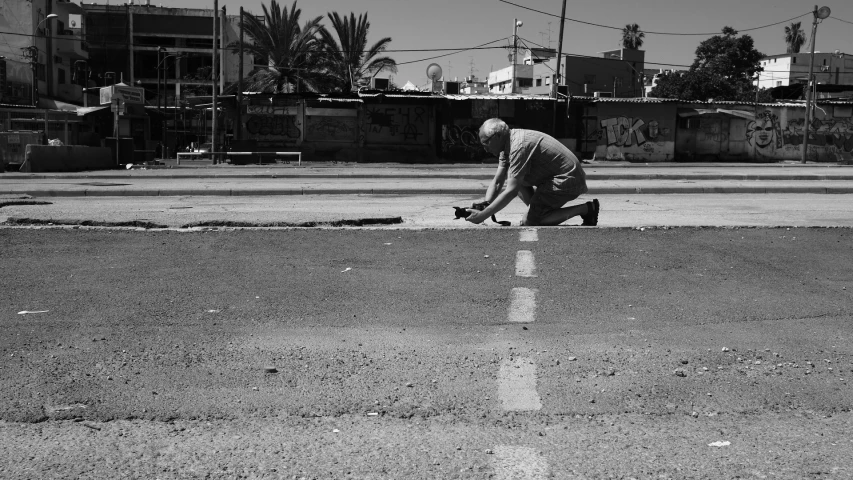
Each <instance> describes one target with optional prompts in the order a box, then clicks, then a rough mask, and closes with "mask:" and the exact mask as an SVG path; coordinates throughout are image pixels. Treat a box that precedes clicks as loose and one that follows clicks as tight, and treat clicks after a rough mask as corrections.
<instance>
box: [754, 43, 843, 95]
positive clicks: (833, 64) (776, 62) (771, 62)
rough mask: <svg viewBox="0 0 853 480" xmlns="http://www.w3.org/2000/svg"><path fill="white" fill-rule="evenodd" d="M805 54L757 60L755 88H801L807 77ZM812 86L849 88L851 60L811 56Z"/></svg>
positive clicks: (840, 54)
mask: <svg viewBox="0 0 853 480" xmlns="http://www.w3.org/2000/svg"><path fill="white" fill-rule="evenodd" d="M809 61H810V54H809V53H786V54H782V55H771V56H767V57H764V58H763V59H761V67H762V68H763V69H764V71H763V72H760V73H759V74H758V75H759V76H758V88H766V89H769V88H775V87H787V86H789V85H796V84H805V83H807V82H806V80H807V78H808V75H809ZM813 74H814V76H815V82H816V83H818V84H824V85H853V56H851V55H849V54H846V53H843V52H838V51H836V52H835V53H825V52H815V54H814V71H813Z"/></svg>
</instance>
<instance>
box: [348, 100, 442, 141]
mask: <svg viewBox="0 0 853 480" xmlns="http://www.w3.org/2000/svg"><path fill="white" fill-rule="evenodd" d="M429 111H430V107H429V106H427V105H387V104H372V105H370V104H367V105H364V121H363V122H362V124H361V128H362V131H363V132H362V133H363V134H364V139H365V142H366V143H367V144H370V145H375V144H384V145H389V144H393V145H429V143H430V133H429V132H430V128H429V127H430V114H429Z"/></svg>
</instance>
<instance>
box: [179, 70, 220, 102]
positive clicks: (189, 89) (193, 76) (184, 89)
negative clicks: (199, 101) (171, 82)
mask: <svg viewBox="0 0 853 480" xmlns="http://www.w3.org/2000/svg"><path fill="white" fill-rule="evenodd" d="M212 72H213V68H212V67H200V68H197V69H196V71H195V72H193V73H190V74H188V75H184V80H189V81H191V82H206V81H209V80H211V79H212V78H213V77H212V76H211V73H212ZM181 94H183V95H184V96H187V97H192V96H204V95H210V87H208V86H207V85H191V84H187V83H184V84H183V85H181Z"/></svg>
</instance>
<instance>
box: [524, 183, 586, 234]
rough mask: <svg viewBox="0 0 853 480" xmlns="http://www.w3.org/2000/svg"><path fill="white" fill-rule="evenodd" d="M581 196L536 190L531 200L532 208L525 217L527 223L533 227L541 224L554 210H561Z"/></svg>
mask: <svg viewBox="0 0 853 480" xmlns="http://www.w3.org/2000/svg"><path fill="white" fill-rule="evenodd" d="M579 196H580V194H577V193H572V192H554V191H543V190H542V189H540V188H537V189H536V192H535V193H534V194H533V198H531V199H530V207H529V208H528V210H527V215H525V220H526V221H525V223H528V224H531V225H539V224H541V223H542V222H541V220H542V217H544V216H546V215H548V213H550V212H551V211H552V210H556V209H558V208H561V207H562V206H563V205H565V204H567V203H569V202H571V201H572V200H574V199H576V198H578V197H579Z"/></svg>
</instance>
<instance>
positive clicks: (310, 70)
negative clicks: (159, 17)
mask: <svg viewBox="0 0 853 480" xmlns="http://www.w3.org/2000/svg"><path fill="white" fill-rule="evenodd" d="M261 7H262V8H263V11H264V15H263V20H259V19H258V18H256V17H255V16H254V15H252V14H250V13H248V12H245V11H244V12H243V19H242V20H243V28H244V31H245V32H246V36H247V37H248V39H249V41H248V42H245V43H244V44H243V49H242V50H243V53H248V54H250V55H253V56H254V57H256V58H266V59H268V62H269V66H268V67H267V68H258V69H255V70H254V71H252V73H251V74H250V75H249V77H248V78H247V83H246V87H245V88H246V89H247V90H249V91H256V92H284V91H288V90H289V91H292V88H293V87H292V85H295V86H296V89H297V90H299V89H300V88H301V87H304V88H306V89H308V90H314V91H316V90H318V89H320V88H321V86H322V85H323V55H322V54H323V48H322V47H323V45H322V44H321V42H320V31H321V30H322V29H323V27H322V25H321V24H320V21H321V20H322V17H320V16H318V17H316V18H313V19H310V20H308V21H307V22H305V23H304V24H303V25H302V26H301V27H300V26H299V20H300V17H301V15H302V10H301V9H298V8H296V0H294V2H293V5H291V7H290V10H288V9H287V7H285V8H283V9H282V8H281V7H280V6H279V4H278V2H277V1H276V0H271V2H270V7H269V9H268V8H267V7H266V5H261ZM229 47H230V48H232V49H233V50H234V51H235V52H236V51H239V45H237V44H235V43H232V44H231V45H229Z"/></svg>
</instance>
